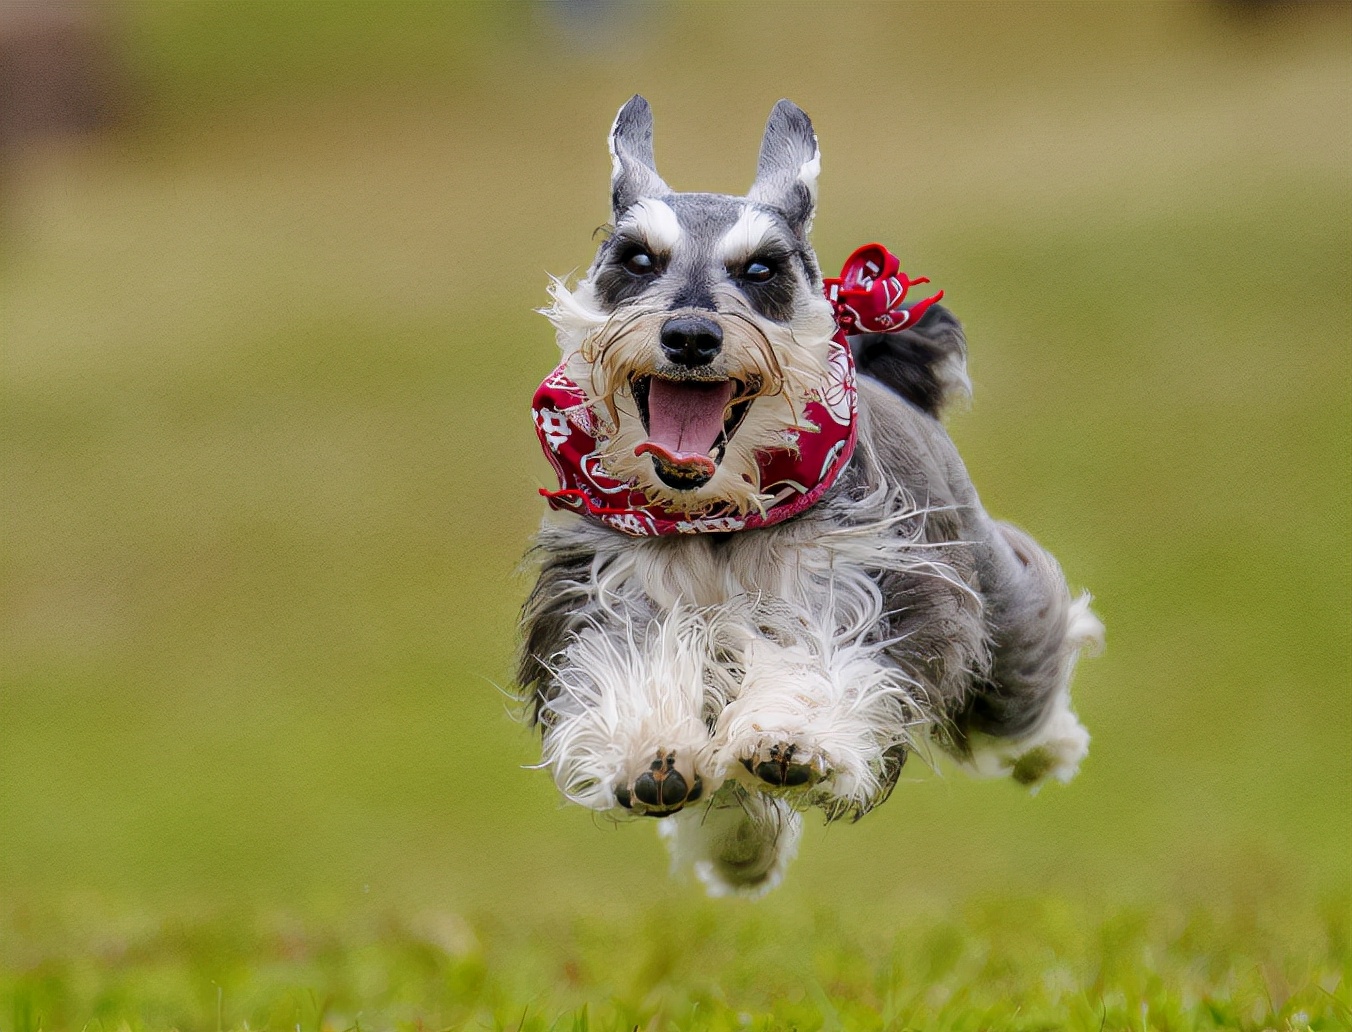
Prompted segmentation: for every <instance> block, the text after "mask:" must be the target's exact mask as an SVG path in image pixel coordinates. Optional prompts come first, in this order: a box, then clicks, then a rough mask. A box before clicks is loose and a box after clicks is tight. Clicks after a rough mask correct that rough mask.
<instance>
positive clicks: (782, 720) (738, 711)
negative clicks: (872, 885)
mask: <svg viewBox="0 0 1352 1032" xmlns="http://www.w3.org/2000/svg"><path fill="white" fill-rule="evenodd" d="M876 656H877V652H876V650H875V649H873V648H870V647H867V646H861V645H854V644H848V645H843V644H838V643H834V642H830V643H825V644H822V643H819V644H817V645H808V644H803V643H794V644H789V645H778V644H776V643H774V642H771V641H768V640H766V639H764V638H756V639H753V640H752V641H750V642H749V643H748V644H747V646H746V648H745V652H744V655H743V661H744V664H745V670H744V674H743V677H742V681H741V684H740V686H739V687H738V688H737V691H736V698H734V699H733V700H732V701H731V702H729V703H728V705H727V706H726V707H725V708H724V709H723V712H722V713H721V714H720V715H719V719H718V724H717V726H716V728H715V731H714V743H713V748H714V765H713V766H714V770H715V771H716V772H717V773H718V774H719V775H720V776H728V775H729V774H731V775H733V776H736V777H738V778H739V779H741V780H742V781H743V782H744V783H746V784H747V785H748V786H750V787H754V788H757V789H760V790H762V791H764V790H770V789H772V788H785V789H789V790H790V791H791V793H792V795H793V796H794V797H796V799H797V800H798V805H800V806H801V805H806V804H808V803H812V804H816V805H819V806H821V807H822V808H823V809H825V810H826V812H827V815H828V817H832V818H834V817H839V816H844V815H845V814H853V815H855V816H861V815H863V814H864V813H866V812H867V811H868V810H870V809H872V808H873V807H874V806H876V805H877V804H878V803H880V802H882V801H883V799H885V798H886V797H887V794H888V792H890V791H891V788H892V785H893V784H894V783H895V781H896V776H897V774H898V773H899V771H900V769H901V763H902V762H903V761H904V759H905V750H906V748H907V746H908V744H909V743H910V741H911V734H910V728H911V726H912V725H913V724H914V723H915V722H916V719H917V713H918V709H917V707H916V706H915V705H914V702H913V698H912V694H911V688H912V683H911V682H909V681H908V680H907V679H906V678H905V677H904V675H903V674H902V673H901V672H900V671H899V670H897V669H896V668H895V667H891V666H886V665H884V664H882V663H880V662H879V661H878V659H877V658H876ZM800 789H801V790H800Z"/></svg>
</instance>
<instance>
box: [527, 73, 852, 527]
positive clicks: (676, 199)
mask: <svg viewBox="0 0 1352 1032" xmlns="http://www.w3.org/2000/svg"><path fill="white" fill-rule="evenodd" d="M610 152H611V156H612V158H613V169H612V175H611V184H610V185H611V203H612V208H613V214H614V222H613V232H612V233H611V234H610V236H609V237H608V239H606V241H605V242H604V243H602V245H601V247H600V249H599V251H598V252H597V254H596V258H595V260H594V261H593V262H592V265H591V268H590V269H589V270H588V272H587V276H586V278H585V279H583V280H582V282H580V283H579V284H578V285H577V287H576V288H574V289H573V290H571V291H570V290H569V289H567V288H566V287H565V286H564V284H563V283H561V282H559V281H555V283H554V284H553V287H552V289H551V294H552V296H553V298H554V304H553V305H552V306H551V307H550V308H549V309H548V311H547V313H546V314H548V315H549V317H550V319H551V321H552V322H553V323H554V325H555V326H556V328H557V329H558V335H559V344H560V347H561V348H562V349H563V352H564V356H565V358H566V359H567V360H568V372H569V374H570V376H571V377H572V378H573V379H574V381H575V382H576V383H577V384H578V385H579V386H580V387H581V388H582V389H583V390H584V391H585V392H586V394H587V396H588V398H589V399H590V401H591V403H592V409H593V412H594V414H595V416H596V418H597V423H598V437H599V438H600V439H601V441H602V451H601V460H602V464H603V466H604V467H605V469H606V471H607V472H608V473H609V474H610V475H611V476H614V477H616V478H617V479H620V480H633V481H634V482H635V483H636V484H637V485H638V487H639V488H640V489H641V490H642V491H643V492H644V493H645V494H646V495H647V496H648V497H649V498H650V499H651V500H652V501H654V502H660V503H663V504H665V505H667V506H669V507H670V508H673V509H679V510H680V511H684V512H690V513H696V512H702V511H708V510H709V509H712V508H715V507H719V506H724V505H726V506H730V507H731V509H732V510H733V511H735V512H741V513H745V512H748V511H752V510H754V509H757V508H760V507H761V506H763V504H764V501H765V500H764V499H763V497H762V496H761V493H760V487H761V485H760V483H759V477H758V469H757V463H756V452H757V451H758V450H761V449H773V448H785V447H793V446H794V442H795V441H796V439H797V434H798V433H811V432H813V431H815V429H816V428H815V427H813V426H812V425H811V424H810V423H808V422H807V421H806V418H805V416H804V405H805V404H806V402H807V401H808V400H809V399H810V398H812V397H815V396H816V392H818V391H819V390H820V389H821V387H822V386H823V384H824V382H825V380H826V378H827V376H828V374H829V369H828V357H829V348H830V342H831V337H832V335H833V334H834V333H835V320H834V316H833V312H832V309H831V305H830V304H829V302H827V301H826V299H825V298H824V297H823V295H822V282H821V273H820V271H819V270H818V267H817V260H816V256H815V255H814V254H813V253H812V249H811V247H810V246H809V245H808V242H807V234H808V230H809V227H810V225H811V221H812V214H813V210H814V207H815V201H816V180H817V172H818V170H819V168H820V157H819V155H818V151H817V139H816V136H815V134H814V133H813V131H812V123H811V121H809V119H808V117H807V115H805V114H804V113H803V112H802V111H801V110H800V109H799V108H797V107H796V106H795V105H793V104H791V103H789V102H788V101H780V102H779V103H778V104H777V105H776V106H775V109H774V111H773V112H772V113H771V115H770V120H769V123H768V124H767V126H766V129H765V137H764V140H763V142H762V144H761V151H760V162H759V165H758V167H757V173H756V181H755V183H754V184H753V186H752V188H751V190H750V191H749V192H748V194H747V196H745V197H730V196H726V195H723V194H703V193H673V192H672V190H671V189H670V188H669V187H668V186H667V185H666V183H664V182H663V181H662V178H661V177H660V176H659V175H658V174H657V170H656V167H655V166H654V164H653V147H652V111H651V109H650V108H649V106H648V102H647V101H646V100H644V99H643V98H642V97H634V98H633V99H632V100H630V101H629V102H628V103H627V104H625V105H624V107H623V108H621V109H620V113H619V115H618V117H617V118H616V119H615V125H614V128H613V129H612V130H611V135H610Z"/></svg>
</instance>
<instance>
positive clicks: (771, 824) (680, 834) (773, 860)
mask: <svg viewBox="0 0 1352 1032" xmlns="http://www.w3.org/2000/svg"><path fill="white" fill-rule="evenodd" d="M658 831H659V832H660V833H661V835H662V838H663V839H665V840H666V843H667V848H668V849H669V850H670V851H671V865H672V868H673V870H678V869H683V868H692V869H693V870H694V872H695V876H696V877H697V878H698V879H699V880H700V882H701V883H703V885H704V888H705V891H707V892H708V893H709V895H710V896H732V895H739V896H749V897H757V896H762V895H764V894H765V893H767V892H769V891H770V890H771V889H773V888H774V887H775V886H776V885H778V884H779V883H780V881H782V880H783V878H784V871H785V870H786V869H787V868H788V866H789V862H790V861H791V860H792V859H793V858H794V856H795V855H796V854H797V852H798V840H799V839H800V838H801V837H802V833H803V818H802V815H801V814H799V813H797V812H796V811H795V810H794V809H793V808H792V807H791V806H790V805H789V804H788V803H786V802H785V801H784V800H782V799H776V798H774V797H773V796H769V795H764V794H762V793H759V792H747V791H746V790H745V789H743V788H742V787H741V786H740V785H737V784H734V783H730V784H727V785H725V786H724V787H723V788H722V789H721V790H720V791H719V792H718V794H717V795H716V796H715V797H714V798H713V799H712V800H711V801H710V803H709V805H708V806H707V807H702V808H698V809H694V810H690V811H687V812H686V813H683V814H681V815H680V816H679V817H677V818H675V819H674V820H669V821H663V822H662V823H661V824H659V825H658Z"/></svg>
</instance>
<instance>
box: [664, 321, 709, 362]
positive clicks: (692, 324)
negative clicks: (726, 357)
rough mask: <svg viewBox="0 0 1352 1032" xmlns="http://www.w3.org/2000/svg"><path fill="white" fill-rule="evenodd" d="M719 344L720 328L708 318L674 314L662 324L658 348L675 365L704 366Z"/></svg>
mask: <svg viewBox="0 0 1352 1032" xmlns="http://www.w3.org/2000/svg"><path fill="white" fill-rule="evenodd" d="M722 346H723V330H722V328H721V327H720V326H719V325H718V323H716V322H714V321H713V320H712V319H704V318H701V317H700V316H697V315H678V316H677V317H676V318H675V319H668V320H667V321H666V323H665V324H664V325H663V326H662V350H663V351H665V352H666V355H667V358H669V359H671V360H672V361H673V362H675V363H676V364H677V365H683V366H691V367H694V366H702V365H708V364H709V363H710V362H712V361H713V360H714V356H715V355H717V354H718V350H719V348H721V347H722Z"/></svg>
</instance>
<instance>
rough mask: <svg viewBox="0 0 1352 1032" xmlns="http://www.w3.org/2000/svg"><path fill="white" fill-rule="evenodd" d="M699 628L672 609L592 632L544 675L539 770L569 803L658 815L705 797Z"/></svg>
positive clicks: (705, 693)
mask: <svg viewBox="0 0 1352 1032" xmlns="http://www.w3.org/2000/svg"><path fill="white" fill-rule="evenodd" d="M710 633H711V631H710V627H709V624H708V623H707V622H706V621H705V620H704V619H703V618H702V616H701V615H700V614H698V613H695V612H692V611H690V610H688V609H676V610H673V611H671V612H669V613H666V614H663V615H662V616H659V617H655V618H653V619H652V620H651V621H650V622H649V623H648V624H647V625H646V626H640V627H636V626H634V625H633V624H632V623H629V624H624V625H622V626H616V627H610V626H600V625H592V626H590V627H587V628H585V629H583V630H582V631H581V632H579V633H577V634H575V635H574V636H573V637H572V639H571V641H570V643H569V644H568V646H567V648H565V649H564V651H563V653H562V654H561V656H559V657H558V658H557V659H556V662H555V664H554V665H553V666H552V668H551V671H550V673H551V676H552V679H553V684H554V689H555V690H554V692H553V694H552V696H551V697H550V698H549V700H548V701H547V702H545V703H544V704H543V705H542V707H541V715H540V722H541V724H542V725H543V727H544V753H543V759H542V761H541V766H543V767H546V768H548V769H549V771H550V772H551V773H552V774H553V776H554V780H555V782H556V783H557V784H558V786H559V788H560V789H561V790H562V791H563V793H564V795H566V796H567V797H568V798H569V799H571V800H572V801H573V802H576V803H581V804H582V805H583V806H588V807H591V808H592V809H596V810H608V809H611V808H612V807H614V806H615V805H616V804H617V803H618V804H619V805H621V806H624V807H627V808H629V809H632V810H633V811H634V812H636V813H641V814H651V815H654V816H664V815H666V814H669V813H674V812H676V811H677V810H679V809H680V808H681V807H682V806H684V805H686V804H687V803H692V802H694V801H695V800H696V799H698V798H699V797H700V796H701V795H702V794H703V793H704V792H709V791H713V790H714V789H715V788H716V787H717V784H718V782H720V781H721V780H722V779H721V778H717V777H714V776H713V775H712V772H711V770H710V765H709V728H708V723H707V722H706V721H707V719H708V715H709V713H710V712H711V710H712V707H714V706H716V705H717V704H718V702H719V699H718V698H717V697H716V693H714V692H713V691H712V690H711V689H710V688H709V687H708V685H707V678H706V667H707V665H708V655H709V647H708V637H709V635H710Z"/></svg>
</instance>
